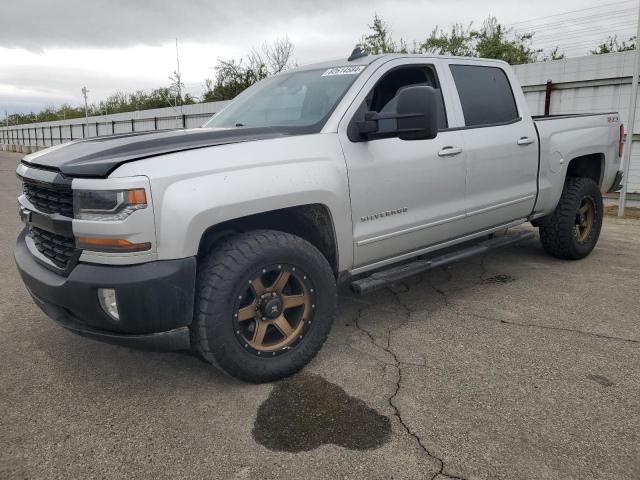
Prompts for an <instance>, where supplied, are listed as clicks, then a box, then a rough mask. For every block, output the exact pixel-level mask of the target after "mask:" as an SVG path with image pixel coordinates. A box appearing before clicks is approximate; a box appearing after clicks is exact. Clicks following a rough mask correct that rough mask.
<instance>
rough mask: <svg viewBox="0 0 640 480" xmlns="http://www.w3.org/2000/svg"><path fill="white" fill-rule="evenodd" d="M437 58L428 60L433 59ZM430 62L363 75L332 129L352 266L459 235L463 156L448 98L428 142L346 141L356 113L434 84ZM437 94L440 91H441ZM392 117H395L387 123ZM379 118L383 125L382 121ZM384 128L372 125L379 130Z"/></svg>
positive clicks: (394, 64) (396, 64)
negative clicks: (344, 188)
mask: <svg viewBox="0 0 640 480" xmlns="http://www.w3.org/2000/svg"><path fill="white" fill-rule="evenodd" d="M436 62H437V61H434V63H436ZM434 63H429V64H425V63H424V59H415V61H413V63H412V60H409V61H408V60H407V59H402V60H394V61H391V62H388V63H387V64H385V65H384V66H383V67H381V68H379V69H378V71H377V72H376V73H375V74H374V75H373V76H372V77H371V78H370V79H369V80H368V82H367V83H366V84H365V87H364V88H363V90H362V91H361V92H360V94H359V95H358V97H357V98H356V100H355V102H354V104H352V106H351V107H350V109H349V111H348V112H347V115H345V117H344V118H343V121H342V123H341V124H340V127H339V137H340V141H341V144H342V148H343V151H344V154H345V158H346V163H347V169H348V173H349V188H350V193H351V209H352V217H353V218H352V220H353V234H354V235H353V236H354V260H355V262H354V263H355V267H356V268H358V267H360V266H365V265H370V264H373V263H377V262H380V261H384V260H385V259H390V258H393V257H398V256H401V255H402V254H403V253H410V252H412V251H414V250H418V249H421V248H423V247H426V246H429V245H433V244H436V243H439V242H442V241H445V240H448V239H450V238H453V237H456V236H460V235H463V234H464V233H466V228H465V213H466V212H465V188H466V185H465V183H466V158H465V152H464V149H463V139H462V134H461V132H460V131H459V130H450V129H449V127H451V126H457V119H455V118H454V115H451V114H449V112H454V111H455V110H454V109H453V108H449V105H450V103H451V102H452V100H451V99H449V98H448V97H447V95H446V92H444V93H445V95H443V96H442V97H441V100H442V101H441V102H440V106H439V108H438V110H439V112H438V113H439V132H438V135H437V137H436V138H434V139H430V140H400V139H399V138H397V137H394V138H379V139H370V140H367V141H361V140H360V141H358V140H357V139H356V140H354V136H353V134H352V133H351V134H350V129H351V131H352V129H353V125H354V122H355V121H358V120H359V119H361V118H363V116H364V112H366V111H367V110H374V111H378V112H384V111H389V109H390V108H392V107H391V106H390V104H393V102H394V101H395V100H394V98H395V96H396V93H397V92H398V91H399V90H400V89H401V88H403V87H406V86H409V85H418V84H422V85H429V86H432V87H434V88H438V89H439V88H440V83H439V81H438V75H437V72H438V70H437V68H436V66H435V65H434ZM441 92H442V91H441ZM391 121H392V122H395V120H391ZM384 122H389V120H385V121H384ZM386 128H392V126H391V127H390V126H389V125H388V124H386V125H385V124H384V123H383V122H382V121H381V122H380V125H379V129H381V130H382V129H386Z"/></svg>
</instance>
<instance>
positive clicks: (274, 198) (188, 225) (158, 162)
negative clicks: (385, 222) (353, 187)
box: [118, 134, 353, 270]
mask: <svg viewBox="0 0 640 480" xmlns="http://www.w3.org/2000/svg"><path fill="white" fill-rule="evenodd" d="M145 163H146V165H145ZM133 165H135V170H137V171H147V173H146V175H147V176H148V177H149V178H150V180H151V190H152V194H153V201H154V206H155V215H156V230H157V239H158V243H157V245H158V258H160V259H172V258H183V257H189V256H192V255H195V254H196V253H197V252H198V247H199V245H200V239H201V238H202V235H203V234H204V232H205V231H206V230H207V229H208V228H210V227H212V226H215V225H218V224H220V223H222V222H225V221H228V220H233V219H236V218H241V217H245V216H248V215H253V214H259V213H264V212H268V211H272V210H276V209H282V208H287V207H293V206H299V205H308V204H321V205H324V206H326V207H327V208H328V209H329V211H330V213H331V217H332V220H333V223H334V231H335V235H336V242H337V248H338V258H339V259H340V265H339V266H338V267H339V269H340V270H346V269H348V268H350V267H351V265H352V262H353V246H352V245H353V242H352V225H351V214H350V206H349V192H348V181H347V172H346V165H345V162H344V157H343V154H342V150H341V148H340V145H339V143H338V140H337V137H336V135H333V134H314V135H304V136H294V137H285V138H278V139H271V140H261V141H253V142H245V143H239V144H232V145H222V146H217V147H212V148H204V149H200V150H192V151H185V152H179V153H175V154H171V155H164V156H162V157H158V158H157V159H155V160H153V159H148V160H144V161H141V162H134V163H133V164H129V170H132V169H134V168H133V167H132V166H133ZM125 167H127V165H125V166H123V167H122V169H119V170H118V174H124V173H130V172H125Z"/></svg>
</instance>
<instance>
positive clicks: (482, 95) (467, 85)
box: [449, 65, 520, 127]
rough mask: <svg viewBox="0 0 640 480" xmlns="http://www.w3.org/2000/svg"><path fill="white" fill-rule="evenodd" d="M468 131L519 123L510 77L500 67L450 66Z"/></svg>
mask: <svg viewBox="0 0 640 480" xmlns="http://www.w3.org/2000/svg"><path fill="white" fill-rule="evenodd" d="M449 67H450V69H451V74H452V76H453V80H454V83H455V85H456V89H457V90H458V96H459V97H460V104H461V105H462V112H463V114H464V121H465V125H466V126H467V127H483V126H491V125H501V124H507V123H514V122H517V121H518V120H520V116H519V114H518V108H517V106H516V100H515V97H514V96H513V90H512V88H511V84H510V83H509V79H508V78H507V74H506V73H505V71H504V70H503V69H501V68H499V67H490V66H481V65H450V66H449Z"/></svg>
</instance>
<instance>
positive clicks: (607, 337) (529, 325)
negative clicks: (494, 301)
mask: <svg viewBox="0 0 640 480" xmlns="http://www.w3.org/2000/svg"><path fill="white" fill-rule="evenodd" d="M467 313H468V315H471V316H472V317H476V318H481V319H483V320H489V321H491V322H498V323H503V324H505V325H512V326H514V327H525V328H539V329H541V330H553V331H556V332H568V333H577V334H579V335H586V336H589V337H596V338H602V339H605V340H615V341H618V342H627V343H640V340H634V339H633V338H624V337H614V336H611V335H605V334H603V333H595V332H586V331H584V330H577V329H575V328H563V327H552V326H549V325H538V324H535V323H520V322H511V321H509V320H503V319H496V318H492V317H487V316H485V315H480V314H479V313H473V312H467Z"/></svg>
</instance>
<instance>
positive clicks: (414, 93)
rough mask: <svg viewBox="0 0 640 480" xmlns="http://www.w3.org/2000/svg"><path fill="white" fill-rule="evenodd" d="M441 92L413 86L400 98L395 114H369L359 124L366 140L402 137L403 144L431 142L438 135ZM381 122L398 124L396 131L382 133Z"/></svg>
mask: <svg viewBox="0 0 640 480" xmlns="http://www.w3.org/2000/svg"><path fill="white" fill-rule="evenodd" d="M437 95H438V91H437V90H436V89H435V88H432V87H426V86H409V87H405V88H402V89H401V90H400V91H399V92H398V94H397V101H396V109H395V111H394V112H388V113H377V112H366V113H365V114H364V120H361V121H359V122H357V123H356V128H357V132H358V133H357V134H358V136H359V137H360V138H361V139H363V140H368V139H373V138H389V137H398V138H400V139H401V140H428V139H431V138H435V137H436V136H437V135H438V109H437V98H438V97H437ZM380 120H396V128H395V129H393V130H384V131H380V129H379V126H380V125H379V121H380Z"/></svg>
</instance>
